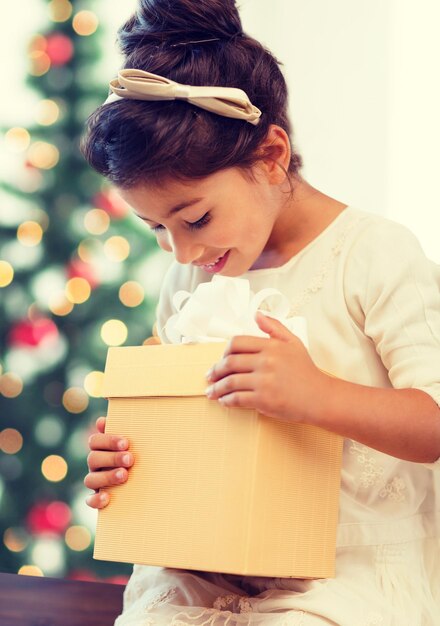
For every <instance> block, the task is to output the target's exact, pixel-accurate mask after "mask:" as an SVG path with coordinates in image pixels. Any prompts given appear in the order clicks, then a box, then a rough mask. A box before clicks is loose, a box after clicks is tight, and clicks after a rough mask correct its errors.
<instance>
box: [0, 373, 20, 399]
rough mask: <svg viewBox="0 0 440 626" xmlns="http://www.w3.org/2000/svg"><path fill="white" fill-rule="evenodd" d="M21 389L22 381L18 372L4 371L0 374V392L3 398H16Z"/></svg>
mask: <svg viewBox="0 0 440 626" xmlns="http://www.w3.org/2000/svg"><path fill="white" fill-rule="evenodd" d="M22 391H23V381H22V380H21V378H20V376H18V374H14V373H13V372H6V373H5V374H3V376H0V393H1V394H3V395H4V396H5V398H16V397H17V396H19V395H20V394H21V392H22Z"/></svg>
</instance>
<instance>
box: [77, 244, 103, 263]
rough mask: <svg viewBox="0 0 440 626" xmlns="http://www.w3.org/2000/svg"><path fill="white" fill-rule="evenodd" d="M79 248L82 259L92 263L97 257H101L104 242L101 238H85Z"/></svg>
mask: <svg viewBox="0 0 440 626" xmlns="http://www.w3.org/2000/svg"><path fill="white" fill-rule="evenodd" d="M77 250H78V256H79V258H80V259H81V261H84V262H85V263H91V262H92V261H93V260H94V259H95V257H98V258H99V256H100V255H101V254H102V242H101V241H99V239H92V238H90V239H84V240H83V241H81V243H80V244H79V246H78V248H77Z"/></svg>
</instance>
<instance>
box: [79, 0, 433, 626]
mask: <svg viewBox="0 0 440 626" xmlns="http://www.w3.org/2000/svg"><path fill="white" fill-rule="evenodd" d="M119 40H120V45H121V48H122V51H123V53H124V54H125V57H126V58H125V63H124V70H125V71H123V72H121V73H120V75H119V78H118V79H117V80H115V81H112V91H113V92H114V93H113V94H112V95H111V96H110V97H109V99H108V100H107V101H106V103H105V104H104V105H103V106H101V107H100V108H99V109H98V110H97V111H96V112H95V113H94V114H93V115H92V116H91V118H90V120H89V123H88V131H87V134H86V136H85V138H84V142H83V152H84V154H85V156H86V158H87V159H88V161H89V163H90V164H91V165H92V166H93V167H94V168H95V169H96V170H98V171H99V172H100V173H101V174H103V175H104V176H106V177H107V178H108V179H109V180H110V181H112V182H113V183H114V184H115V185H116V186H117V187H118V188H119V191H120V193H121V195H122V196H123V197H124V198H125V199H126V201H127V202H128V203H129V204H130V205H131V206H132V207H133V210H134V211H135V212H136V214H137V215H138V217H139V218H140V219H142V220H143V221H144V222H146V223H147V224H148V225H149V227H150V228H151V229H152V230H153V231H154V232H155V234H156V236H157V241H158V243H159V245H160V246H161V248H163V249H164V250H167V251H169V252H172V253H173V254H174V256H175V260H176V262H175V263H174V265H172V266H171V268H170V270H169V272H168V273H167V275H166V277H165V279H164V283H163V288H162V292H161V296H160V300H159V305H158V311H157V318H158V332H159V336H160V338H161V340H162V341H166V338H165V336H164V334H163V327H164V325H165V323H166V321H167V319H168V318H169V317H170V315H171V314H173V313H174V311H173V309H172V305H171V300H172V296H173V294H174V293H175V292H176V291H177V290H179V289H185V290H188V291H193V290H194V289H195V287H196V286H197V285H198V284H199V283H200V282H203V281H209V280H210V279H211V278H212V276H213V275H214V274H216V273H217V274H221V275H223V276H232V277H234V276H235V277H238V276H241V277H244V278H247V279H248V280H249V281H250V284H251V288H252V290H253V291H254V292H255V291H258V290H260V289H262V288H263V287H266V286H273V287H276V288H277V289H279V290H280V291H281V292H283V293H284V294H285V295H286V296H287V297H288V298H289V301H290V303H291V314H293V313H297V314H300V315H303V316H305V317H306V318H307V320H308V328H309V340H310V350H309V352H307V351H306V349H305V348H304V347H303V345H302V343H301V342H300V341H299V340H298V339H296V338H295V337H294V336H293V335H291V334H290V333H289V332H288V331H287V330H286V329H285V328H284V327H283V326H282V325H281V324H279V323H278V322H277V321H276V320H274V319H273V318H270V317H269V316H264V315H262V314H258V316H257V321H258V324H259V326H260V328H261V329H262V330H263V331H265V332H266V333H267V334H268V337H267V338H260V337H249V336H237V337H234V338H233V339H232V340H231V341H230V343H229V347H228V349H227V350H226V353H225V355H224V358H222V359H221V361H220V362H218V363H217V364H216V365H215V366H214V367H213V369H212V371H211V373H210V376H209V381H208V385H209V386H208V389H207V394H208V396H209V397H210V398H212V400H213V401H218V402H222V403H223V404H224V405H226V406H240V407H248V408H251V407H252V408H256V409H258V410H259V411H261V412H262V413H264V414H267V415H270V416H273V417H275V418H278V419H280V420H286V421H289V420H293V421H296V422H304V423H308V424H315V425H317V426H320V427H322V428H325V429H328V430H330V431H334V432H336V433H339V434H340V435H342V436H343V437H344V438H345V444H344V458H343V470H342V491H341V499H340V523H339V528H338V536H337V557H336V558H337V561H336V563H337V576H336V578H335V579H329V580H302V579H292V578H286V579H282V578H263V577H255V576H253V577H252V576H236V575H228V574H221V573H213V572H198V571H185V570H178V569H171V568H160V567H147V566H135V567H134V571H133V575H132V577H131V579H130V581H129V583H128V585H127V588H126V591H125V601H124V611H123V613H122V615H121V616H120V617H119V618H118V619H117V622H116V624H117V626H128V625H130V626H135V625H136V626H147V625H153V624H154V625H170V624H173V625H181V626H182V625H190V624H191V625H198V626H202V625H208V624H209V625H214V626H220V625H226V624H228V625H229V626H235V625H237V626H238V625H241V626H243V625H248V624H249V625H252V626H253V625H264V626H275V625H278V626H281V625H282V624H284V625H295V624H297V625H299V624H301V625H302V626H324V625H333V626H334V625H338V626H373V625H374V626H378V625H380V626H435V625H436V624H439V623H440V571H439V569H438V567H437V559H438V556H439V547H440V542H439V530H440V503H439V493H440V489H439V481H438V474H436V473H435V471H436V470H439V469H440V461H439V460H438V459H439V457H440V410H439V406H438V404H439V402H440V298H439V290H438V285H437V282H436V278H435V272H436V268H435V266H434V265H433V264H431V263H430V262H429V261H428V260H427V259H426V257H425V256H424V254H423V252H422V250H421V248H420V246H419V244H418V242H417V241H416V240H415V238H414V237H413V236H412V235H411V233H410V232H408V231H407V230H406V229H405V228H404V227H402V226H400V225H398V224H396V223H394V222H391V221H389V220H386V219H384V218H381V217H378V216H375V215H370V214H368V213H366V212H364V211H361V210H358V209H357V208H354V207H351V206H347V205H346V204H345V203H343V202H340V201H338V200H335V199H332V198H329V197H328V196H326V195H325V194H323V193H321V192H319V191H318V190H317V189H314V188H312V187H311V186H310V185H309V184H308V183H307V182H306V181H305V180H304V179H303V178H302V177H301V174H300V169H301V158H300V156H299V155H298V153H297V152H296V151H295V148H294V147H293V145H292V143H291V127H290V122H289V120H288V118H287V112H286V111H287V89H286V84H285V81H284V78H283V75H282V73H281V71H280V68H279V63H278V62H277V60H276V59H275V58H274V57H273V56H272V55H271V53H270V52H269V51H268V50H266V49H265V48H264V47H263V46H262V45H261V44H260V43H259V42H257V41H256V40H255V39H253V38H252V37H249V36H247V35H246V34H244V33H243V32H242V27H241V22H240V18H239V15H238V12H237V9H236V7H235V2H234V0H204V1H203V2H201V1H200V0H174V1H173V2H170V0H140V3H139V8H138V10H137V12H136V13H135V15H133V17H132V18H131V19H130V20H129V21H128V22H127V23H126V24H125V25H124V26H123V27H122V28H121V30H120V32H119ZM237 90H240V91H237ZM321 370H325V371H328V372H331V373H332V374H334V375H335V376H337V378H332V377H329V376H327V375H325V374H323V373H322V371H321ZM104 424H105V419H104V418H100V419H99V420H98V431H99V432H98V433H97V434H95V435H93V436H92V437H91V439H90V448H91V452H90V455H89V460H88V462H89V469H90V472H89V474H88V475H87V477H86V479H85V484H86V486H87V487H89V488H90V489H93V490H94V492H95V493H94V494H93V495H91V496H90V497H89V499H88V503H89V504H90V506H92V507H94V508H100V507H103V506H105V505H106V504H107V502H108V499H106V498H108V496H106V495H105V494H104V493H103V494H100V493H99V489H100V488H101V487H107V486H109V485H114V484H119V483H122V482H124V481H125V480H127V477H128V473H127V469H128V468H129V467H130V466H131V465H132V463H133V458H132V456H131V455H130V452H129V451H128V450H129V442H128V441H126V440H125V441H124V439H123V438H122V437H115V436H110V435H106V434H105V433H104ZM225 514H227V511H225ZM176 515H179V511H176ZM145 532H148V529H147V528H146V529H145Z"/></svg>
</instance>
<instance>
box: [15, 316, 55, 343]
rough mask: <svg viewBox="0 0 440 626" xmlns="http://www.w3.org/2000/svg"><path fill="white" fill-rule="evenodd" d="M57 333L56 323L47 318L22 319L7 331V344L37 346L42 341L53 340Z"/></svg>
mask: <svg viewBox="0 0 440 626" xmlns="http://www.w3.org/2000/svg"><path fill="white" fill-rule="evenodd" d="M58 335H59V332H58V327H57V325H56V324H55V322H54V321H53V320H51V319H49V318H46V317H41V318H39V319H35V320H28V319H24V320H21V321H20V322H17V323H16V324H14V326H12V328H11V330H10V331H9V335H8V342H9V345H11V346H15V347H19V346H26V347H37V346H39V345H41V343H42V342H50V341H54V340H55V339H57V338H58Z"/></svg>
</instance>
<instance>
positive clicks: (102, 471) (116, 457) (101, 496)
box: [84, 417, 133, 509]
mask: <svg viewBox="0 0 440 626" xmlns="http://www.w3.org/2000/svg"><path fill="white" fill-rule="evenodd" d="M96 427H97V429H98V433H96V434H94V435H91V437H90V439H89V447H90V450H91V451H90V453H89V456H88V457H87V464H88V466H89V470H90V471H89V473H88V474H87V476H86V477H85V478H84V484H85V486H86V487H88V488H89V489H94V490H95V493H94V494H92V495H91V496H89V497H88V498H87V499H86V502H87V504H88V505H89V506H90V507H92V508H93V509H102V508H104V507H105V506H107V504H108V503H109V495H108V493H107V492H105V491H104V492H102V493H99V489H100V488H101V487H110V486H112V485H120V484H121V483H124V482H125V481H126V480H127V477H128V472H127V469H125V468H127V467H131V466H132V465H133V455H132V454H130V453H129V452H128V441H127V439H125V437H120V436H119V435H106V434H105V432H104V431H105V417H98V419H97V420H96Z"/></svg>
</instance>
